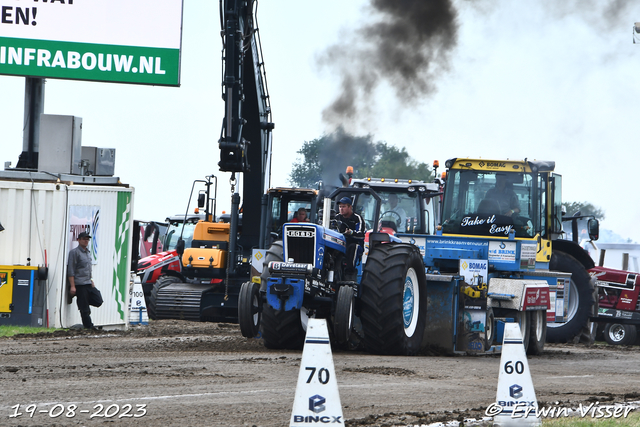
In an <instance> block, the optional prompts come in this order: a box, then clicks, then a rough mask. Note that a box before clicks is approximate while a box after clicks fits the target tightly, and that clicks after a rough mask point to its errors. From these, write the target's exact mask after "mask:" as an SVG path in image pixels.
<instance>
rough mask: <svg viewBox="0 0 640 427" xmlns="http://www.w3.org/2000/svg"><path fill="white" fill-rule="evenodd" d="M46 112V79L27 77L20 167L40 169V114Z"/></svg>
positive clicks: (18, 166)
mask: <svg viewBox="0 0 640 427" xmlns="http://www.w3.org/2000/svg"><path fill="white" fill-rule="evenodd" d="M43 112H44V79H41V78H33V77H26V78H25V86H24V124H23V128H22V130H23V136H22V154H20V158H19V159H18V165H17V166H16V167H17V168H18V169H38V153H39V151H40V115H41V114H42V113H43Z"/></svg>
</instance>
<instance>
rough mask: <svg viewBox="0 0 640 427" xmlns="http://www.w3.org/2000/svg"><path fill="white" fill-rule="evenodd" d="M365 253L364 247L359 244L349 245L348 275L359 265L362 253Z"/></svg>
mask: <svg viewBox="0 0 640 427" xmlns="http://www.w3.org/2000/svg"><path fill="white" fill-rule="evenodd" d="M363 252H364V248H363V247H362V245H360V244H358V243H349V244H348V245H347V254H346V256H347V272H348V273H352V272H353V271H354V270H355V268H356V265H358V262H359V261H360V258H362V253H363Z"/></svg>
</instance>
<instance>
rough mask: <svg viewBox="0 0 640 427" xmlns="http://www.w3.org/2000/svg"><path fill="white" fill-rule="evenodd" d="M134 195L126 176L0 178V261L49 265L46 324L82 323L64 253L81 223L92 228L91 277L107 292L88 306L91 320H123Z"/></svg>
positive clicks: (107, 323) (108, 323) (111, 324)
mask: <svg viewBox="0 0 640 427" xmlns="http://www.w3.org/2000/svg"><path fill="white" fill-rule="evenodd" d="M39 175H40V174H39ZM77 178H78V179H79V180H82V179H86V178H83V177H77ZM133 198H134V189H133V188H132V187H128V186H127V185H123V184H116V185H91V184H77V183H74V182H72V181H61V180H60V179H57V180H55V179H54V180H53V181H51V182H42V181H36V180H25V179H16V180H4V179H0V225H1V227H0V228H4V230H2V231H0V265H7V266H38V267H47V269H48V271H47V274H46V279H45V286H44V293H45V296H44V300H45V304H44V306H45V307H44V308H43V312H44V313H43V318H44V319H45V321H44V322H43V326H50V327H56V328H68V327H71V326H73V325H76V324H81V323H82V320H81V318H80V313H79V312H78V309H77V306H76V301H75V298H74V299H73V301H70V299H69V295H68V282H67V279H66V273H67V258H68V254H69V251H70V250H71V249H73V248H74V247H76V246H77V236H78V234H80V232H82V231H88V232H89V233H90V234H91V236H92V239H91V243H90V249H91V254H92V257H93V267H92V271H93V280H94V283H95V285H96V287H97V288H98V289H100V291H101V292H102V296H103V299H104V303H103V305H102V306H101V307H99V308H95V307H92V310H91V311H92V313H91V317H92V319H93V322H94V324H95V325H96V326H102V327H103V328H105V329H116V328H117V329H124V328H126V327H127V326H128V321H129V313H128V302H129V286H130V284H129V280H130V277H129V275H130V268H131V241H132V239H131V233H132V227H133V212H132V211H133Z"/></svg>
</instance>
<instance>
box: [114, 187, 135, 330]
mask: <svg viewBox="0 0 640 427" xmlns="http://www.w3.org/2000/svg"><path fill="white" fill-rule="evenodd" d="M131 208H132V206H131V193H130V192H128V191H121V192H118V207H117V212H116V240H115V252H114V255H113V285H112V286H113V294H114V295H115V296H116V302H117V305H118V313H119V314H120V318H121V319H122V320H124V317H125V315H124V314H125V312H126V305H127V303H128V301H129V294H128V293H127V286H128V284H129V265H130V264H129V263H130V260H129V240H130V237H131V232H132V230H131V228H130V224H131Z"/></svg>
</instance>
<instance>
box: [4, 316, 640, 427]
mask: <svg viewBox="0 0 640 427" xmlns="http://www.w3.org/2000/svg"><path fill="white" fill-rule="evenodd" d="M638 350H639V348H638V347H637V346H633V347H610V346H606V345H604V344H603V345H592V346H587V345H585V344H575V345H573V344H566V345H556V344H554V345H547V346H546V349H545V352H544V353H543V354H542V355H541V356H536V357H531V358H529V367H530V370H531V374H532V378H533V383H534V387H535V391H536V395H537V398H538V401H539V403H540V405H541V406H544V405H547V406H556V407H576V406H578V405H579V404H580V403H583V404H585V405H590V404H592V403H594V402H599V403H596V405H607V404H612V403H624V404H625V405H635V406H637V404H638V401H639V400H640V393H638V392H639V391H640V368H639V367H640V351H638ZM300 361H301V352H297V351H278V352H274V351H270V350H267V349H265V348H264V347H263V345H262V342H261V340H258V339H245V338H243V337H242V336H241V334H240V331H239V327H238V326H237V325H231V324H215V323H194V322H184V321H177V320H162V321H152V322H151V324H150V325H148V326H137V327H133V328H132V329H131V330H129V331H126V332H124V331H118V332H114V331H98V332H85V331H82V330H75V331H74V330H69V331H59V332H58V333H55V334H39V335H35V336H34V335H29V336H17V337H12V338H1V339H0V384H1V386H0V396H1V400H0V425H1V426H75V425H78V426H102V425H108V426H180V427H186V426H286V425H288V423H289V418H290V416H291V410H292V405H293V400H294V395H295V388H296V382H297V378H298V372H299V369H300ZM333 361H334V366H335V373H336V377H337V380H338V387H339V392H340V399H341V403H342V406H343V415H344V421H345V424H346V425H347V426H379V427H382V426H413V425H422V424H430V423H436V422H446V421H452V420H458V421H462V420H464V419H468V418H476V419H481V418H482V417H483V416H484V411H485V409H486V408H487V406H488V405H490V404H491V403H493V402H494V401H495V397H496V387H497V382H498V372H499V364H500V356H454V357H446V356H433V355H425V356H417V357H386V356H374V355H369V354H366V353H362V352H346V351H341V350H337V349H334V350H333ZM632 402H635V403H632ZM634 410H635V411H640V409H634ZM81 411H82V412H81ZM17 414H22V415H19V416H16V415H17ZM92 414H97V415H96V416H94V417H93V418H92V417H91V415H92ZM30 415H32V416H30Z"/></svg>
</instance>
